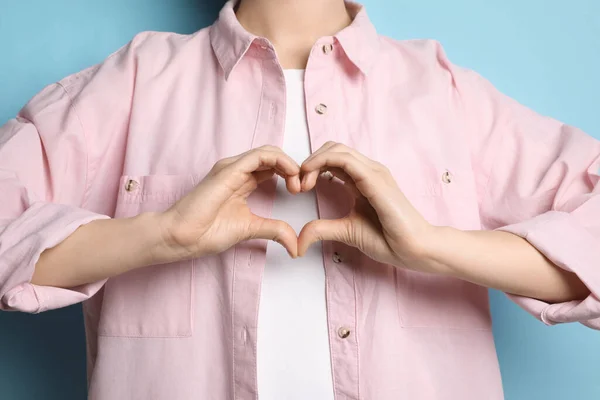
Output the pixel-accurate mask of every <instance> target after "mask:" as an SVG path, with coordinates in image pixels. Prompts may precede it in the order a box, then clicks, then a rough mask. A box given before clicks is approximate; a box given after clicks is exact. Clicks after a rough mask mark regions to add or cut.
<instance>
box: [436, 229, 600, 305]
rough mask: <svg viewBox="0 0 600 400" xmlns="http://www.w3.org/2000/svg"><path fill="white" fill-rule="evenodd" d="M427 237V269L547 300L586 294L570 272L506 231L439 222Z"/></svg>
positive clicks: (585, 290)
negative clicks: (478, 228) (472, 228)
mask: <svg viewBox="0 0 600 400" xmlns="http://www.w3.org/2000/svg"><path fill="white" fill-rule="evenodd" d="M432 237H433V239H432V240H431V242H430V243H429V244H428V245H427V248H428V250H426V254H427V256H426V259H427V263H428V264H429V265H428V269H429V270H434V271H436V272H438V273H441V274H445V275H450V276H454V277H457V278H460V279H464V280H466V281H470V282H473V283H476V284H479V285H482V286H486V287H490V288H494V289H498V290H501V291H504V292H506V293H510V294H515V295H521V296H527V297H532V298H536V299H539V300H543V301H547V302H551V303H554V302H562V301H569V300H577V299H583V298H585V297H586V296H587V295H588V294H589V290H588V289H587V287H586V286H585V285H584V284H583V283H582V282H581V280H579V278H578V277H577V276H576V275H575V274H573V273H571V272H568V271H565V270H563V269H562V268H559V267H558V266H556V265H554V264H553V263H552V262H551V261H549V260H548V259H547V258H546V257H544V256H543V255H542V254H541V253H540V252H539V251H538V250H537V249H536V248H535V247H533V246H532V245H531V244H529V243H528V242H527V241H526V240H525V239H523V238H521V237H519V236H516V235H513V234H511V233H507V232H502V231H460V230H457V229H453V228H447V227H439V228H435V234H433V235H432Z"/></svg>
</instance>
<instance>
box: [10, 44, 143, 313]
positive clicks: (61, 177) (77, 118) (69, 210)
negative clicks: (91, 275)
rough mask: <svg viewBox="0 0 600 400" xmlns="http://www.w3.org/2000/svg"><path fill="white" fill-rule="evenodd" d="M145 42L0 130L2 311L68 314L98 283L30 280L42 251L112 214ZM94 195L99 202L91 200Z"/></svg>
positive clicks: (57, 88) (54, 90)
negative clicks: (38, 282)
mask: <svg viewBox="0 0 600 400" xmlns="http://www.w3.org/2000/svg"><path fill="white" fill-rule="evenodd" d="M147 37H148V35H139V36H138V37H136V39H134V41H132V42H131V43H130V44H128V45H127V46H124V47H123V48H122V49H120V50H119V51H118V52H116V53H114V54H113V55H111V56H110V57H109V58H108V59H107V60H106V61H105V62H103V63H102V64H99V65H97V66H94V67H91V68H88V69H87V70H84V71H82V72H80V73H77V74H74V75H72V76H69V77H67V78H65V79H63V80H61V81H60V82H58V83H56V84H52V85H50V86H48V87H46V88H45V89H44V90H42V91H41V92H40V93H38V94H37V95H36V96H35V97H34V98H33V99H32V100H31V101H29V103H28V104H27V105H26V106H25V107H24V108H23V109H22V110H21V112H20V113H19V114H18V116H17V117H16V118H15V119H12V120H10V121H8V122H7V123H6V124H5V125H3V126H1V127H0V310H11V311H24V312H29V313H37V312H42V311H46V310H49V309H55V308H59V307H64V306H68V305H71V304H74V303H78V302H81V301H84V300H86V299H88V298H90V297H91V296H93V295H94V294H95V293H96V292H98V290H99V289H100V288H101V287H102V285H103V284H104V281H101V282H95V283H91V284H88V285H83V286H80V287H74V288H58V287H48V286H39V285H34V284H32V283H31V279H32V276H33V274H34V271H35V265H36V263H37V261H38V259H39V257H40V255H41V254H42V253H43V252H44V251H45V250H47V249H50V248H52V247H54V246H56V245H58V244H59V243H61V242H62V241H63V240H64V239H66V238H67V237H68V236H69V235H71V234H72V233H73V232H75V230H77V229H78V228H79V227H80V226H82V225H84V224H87V223H89V222H91V221H94V220H98V219H106V218H109V217H110V214H111V212H112V211H114V210H111V203H113V202H114V199H115V198H116V182H118V179H119V176H120V174H121V172H122V171H121V170H122V163H123V162H122V160H123V157H124V152H125V143H126V140H125V138H126V135H127V122H128V120H129V118H130V113H131V101H132V100H131V99H132V96H133V88H134V86H135V85H134V83H135V76H136V65H137V62H136V52H135V49H136V47H137V46H138V45H139V44H140V43H142V42H143V41H144V40H145V38H147ZM98 185H101V186H102V187H101V188H100V190H98V187H97V186H98ZM92 187H93V188H94V189H95V190H94V192H95V193H98V192H101V193H103V196H105V198H104V199H100V201H94V202H90V201H89V198H88V197H89V196H90V192H92ZM113 192H114V193H113ZM92 203H95V204H96V205H98V204H100V205H102V206H95V207H94V206H91V205H90V204H92ZM57 273H58V272H57Z"/></svg>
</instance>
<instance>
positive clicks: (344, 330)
mask: <svg viewBox="0 0 600 400" xmlns="http://www.w3.org/2000/svg"><path fill="white" fill-rule="evenodd" d="M338 336H339V337H341V338H342V339H346V338H347V337H348V336H350V329H348V328H344V327H341V328H340V329H338Z"/></svg>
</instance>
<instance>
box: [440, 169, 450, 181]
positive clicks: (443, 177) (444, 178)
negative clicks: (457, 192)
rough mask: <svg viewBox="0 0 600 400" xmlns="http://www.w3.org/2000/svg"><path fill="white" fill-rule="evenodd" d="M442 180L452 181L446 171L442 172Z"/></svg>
mask: <svg viewBox="0 0 600 400" xmlns="http://www.w3.org/2000/svg"><path fill="white" fill-rule="evenodd" d="M442 181H443V182H444V183H452V174H451V173H450V172H448V171H446V172H444V173H443V174H442Z"/></svg>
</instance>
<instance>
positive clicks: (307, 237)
mask: <svg viewBox="0 0 600 400" xmlns="http://www.w3.org/2000/svg"><path fill="white" fill-rule="evenodd" d="M351 237H352V235H351V223H350V220H349V219H348V218H341V219H317V220H314V221H311V222H309V223H308V224H306V225H305V226H304V227H303V228H302V230H301V231H300V234H299V235H298V256H299V257H302V256H304V255H305V254H306V251H307V250H308V248H309V247H310V246H311V245H312V244H313V243H316V242H319V241H322V240H333V241H336V242H341V243H345V244H347V245H350V246H354V244H353V243H351Z"/></svg>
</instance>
